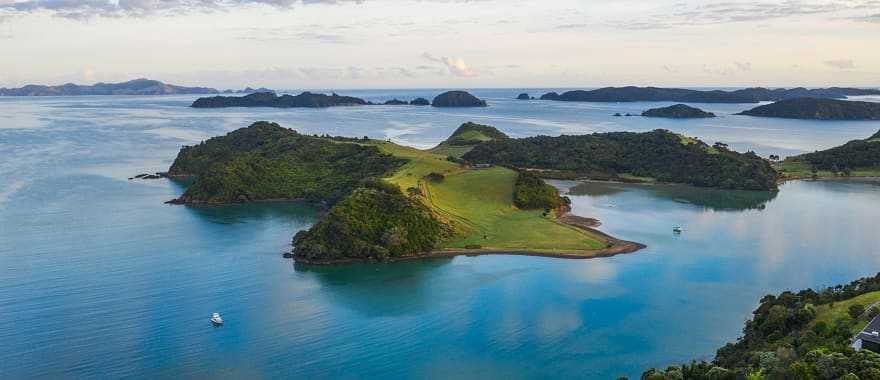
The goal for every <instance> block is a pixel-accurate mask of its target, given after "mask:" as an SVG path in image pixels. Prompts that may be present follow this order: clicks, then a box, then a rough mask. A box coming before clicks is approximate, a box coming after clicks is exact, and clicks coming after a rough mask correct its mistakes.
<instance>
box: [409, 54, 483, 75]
mask: <svg viewBox="0 0 880 380" xmlns="http://www.w3.org/2000/svg"><path fill="white" fill-rule="evenodd" d="M422 58H424V59H426V60H428V61H431V62H436V63H442V64H443V65H445V66H446V69H447V70H449V73H451V74H452V75H455V76H459V77H465V78H469V77H475V76H477V71H476V70H474V69H473V68H471V67H470V66H468V64H467V63H465V62H464V60H463V59H461V58H449V57H434V56H433V55H431V54H428V53H422Z"/></svg>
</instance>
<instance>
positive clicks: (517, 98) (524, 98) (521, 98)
mask: <svg viewBox="0 0 880 380" xmlns="http://www.w3.org/2000/svg"><path fill="white" fill-rule="evenodd" d="M532 99H534V98H533V97H531V96H529V94H527V93H525V92H524V93H522V94H519V96H517V97H516V100H532Z"/></svg>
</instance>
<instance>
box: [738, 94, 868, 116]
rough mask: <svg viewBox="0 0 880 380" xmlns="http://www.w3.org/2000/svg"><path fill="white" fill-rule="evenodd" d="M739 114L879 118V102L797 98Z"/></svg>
mask: <svg viewBox="0 0 880 380" xmlns="http://www.w3.org/2000/svg"><path fill="white" fill-rule="evenodd" d="M739 114H740V115H748V116H759V117H779V118H786V119H812V120H880V103H873V102H856V101H850V100H836V99H820V98H797V99H788V100H781V101H778V102H775V103H772V104H767V105H763V106H759V107H755V108H753V109H750V110H748V111H743V112H741V113H739Z"/></svg>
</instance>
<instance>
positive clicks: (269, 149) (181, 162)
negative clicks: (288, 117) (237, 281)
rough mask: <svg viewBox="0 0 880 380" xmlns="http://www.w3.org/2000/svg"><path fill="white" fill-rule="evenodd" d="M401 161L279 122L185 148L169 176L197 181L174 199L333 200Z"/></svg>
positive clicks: (202, 201)
mask: <svg viewBox="0 0 880 380" xmlns="http://www.w3.org/2000/svg"><path fill="white" fill-rule="evenodd" d="M402 164H403V160H400V159H397V158H394V157H391V156H389V155H386V154H382V153H380V152H379V150H378V149H376V148H375V147H370V146H363V145H358V144H342V143H336V142H333V141H330V140H328V139H323V138H317V137H311V136H305V135H301V134H299V133H297V132H296V131H293V130H290V129H286V128H282V127H281V126H279V125H278V124H275V123H268V122H257V123H254V124H252V125H251V126H249V127H247V128H242V129H239V130H236V131H233V132H230V133H229V134H227V135H226V136H221V137H214V138H211V139H209V140H207V141H205V142H202V143H201V144H199V145H196V146H190V147H183V149H181V150H180V153H179V154H178V155H177V158H176V159H175V160H174V163H173V164H172V165H171V168H170V169H169V170H168V175H169V176H172V177H184V176H189V177H193V178H194V179H195V181H194V182H193V184H192V185H191V186H190V187H189V188H187V189H186V191H185V192H184V193H183V195H181V196H180V198H178V199H176V200H174V201H173V202H174V203H186V204H217V203H233V202H248V201H259V200H272V199H306V200H311V201H316V202H318V201H322V202H329V203H333V202H336V201H338V200H339V199H341V198H343V197H345V196H346V195H348V194H349V193H351V191H352V190H353V189H355V188H356V187H357V186H359V184H360V183H361V182H362V181H363V180H365V179H367V178H370V177H379V176H383V175H385V174H386V173H388V172H389V171H390V170H393V169H394V168H396V167H399V166H400V165H402Z"/></svg>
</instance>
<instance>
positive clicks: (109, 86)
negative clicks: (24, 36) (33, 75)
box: [0, 78, 218, 96]
mask: <svg viewBox="0 0 880 380" xmlns="http://www.w3.org/2000/svg"><path fill="white" fill-rule="evenodd" d="M216 93H218V91H217V90H216V89H213V88H207V87H183V86H175V85H171V84H165V83H162V82H160V81H157V80H150V79H144V78H141V79H135V80H130V81H128V82H122V83H95V84H93V85H90V86H89V85H77V84H73V83H67V84H63V85H58V86H44V85H35V84H29V85H27V86H24V87H20V88H0V96H80V95H183V94H216Z"/></svg>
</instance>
